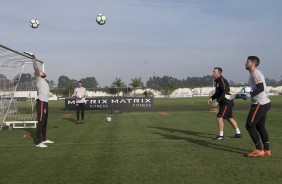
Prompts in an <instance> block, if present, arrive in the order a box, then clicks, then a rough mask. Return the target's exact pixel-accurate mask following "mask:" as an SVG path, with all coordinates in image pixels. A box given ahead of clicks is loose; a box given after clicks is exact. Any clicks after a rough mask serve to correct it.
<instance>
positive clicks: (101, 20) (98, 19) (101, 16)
mask: <svg viewBox="0 0 282 184" xmlns="http://www.w3.org/2000/svg"><path fill="white" fill-rule="evenodd" d="M106 21H107V17H106V16H105V15H104V14H98V15H97V17H96V22H97V23H98V24H99V25H104V24H106Z"/></svg>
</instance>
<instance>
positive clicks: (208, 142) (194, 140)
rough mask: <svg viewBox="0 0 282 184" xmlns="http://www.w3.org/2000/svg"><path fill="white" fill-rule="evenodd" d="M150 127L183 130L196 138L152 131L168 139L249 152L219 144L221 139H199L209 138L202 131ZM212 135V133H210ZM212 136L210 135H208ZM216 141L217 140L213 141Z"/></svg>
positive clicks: (230, 150)
mask: <svg viewBox="0 0 282 184" xmlns="http://www.w3.org/2000/svg"><path fill="white" fill-rule="evenodd" d="M148 127H150V128H156V129H160V130H165V131H167V132H169V133H175V132H181V133H184V134H187V135H190V136H195V138H191V137H184V136H178V135H173V134H168V133H161V132H152V133H153V134H157V135H161V136H162V137H163V138H165V139H168V140H183V141H187V142H189V143H192V144H196V145H199V146H202V147H205V148H212V149H217V150H222V151H227V152H232V153H238V154H242V155H244V156H245V154H246V152H248V151H249V150H246V149H241V148H235V147H232V146H226V145H222V144H218V143H219V141H215V140H210V141H207V140H202V139H198V138H197V137H203V138H207V136H203V135H205V133H200V132H194V131H186V130H178V129H170V128H163V127H152V126H148ZM208 135H211V134H208ZM208 138H210V137H208ZM213 141H215V142H213Z"/></svg>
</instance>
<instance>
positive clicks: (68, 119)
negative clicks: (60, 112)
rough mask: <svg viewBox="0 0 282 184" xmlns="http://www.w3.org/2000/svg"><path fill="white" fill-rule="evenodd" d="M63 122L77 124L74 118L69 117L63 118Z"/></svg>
mask: <svg viewBox="0 0 282 184" xmlns="http://www.w3.org/2000/svg"><path fill="white" fill-rule="evenodd" d="M63 120H66V121H69V122H72V123H76V120H75V119H74V118H69V117H63Z"/></svg>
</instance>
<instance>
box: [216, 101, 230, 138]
mask: <svg viewBox="0 0 282 184" xmlns="http://www.w3.org/2000/svg"><path fill="white" fill-rule="evenodd" d="M226 110H227V105H226V104H220V105H219V110H218V113H217V117H216V121H217V125H218V130H219V133H218V136H217V137H215V138H213V139H214V140H223V139H224V118H225V113H226Z"/></svg>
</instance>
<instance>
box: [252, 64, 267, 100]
mask: <svg viewBox="0 0 282 184" xmlns="http://www.w3.org/2000/svg"><path fill="white" fill-rule="evenodd" d="M259 83H263V88H264V91H263V92H261V93H259V94H258V95H256V96H253V97H252V104H258V103H260V104H261V105H264V104H267V103H269V102H270V100H269V98H268V93H267V90H266V84H265V79H264V76H263V74H262V73H261V72H260V71H259V70H257V69H255V70H254V71H252V72H251V75H250V78H249V85H250V86H251V87H252V89H253V90H255V89H256V85H257V84H259Z"/></svg>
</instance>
